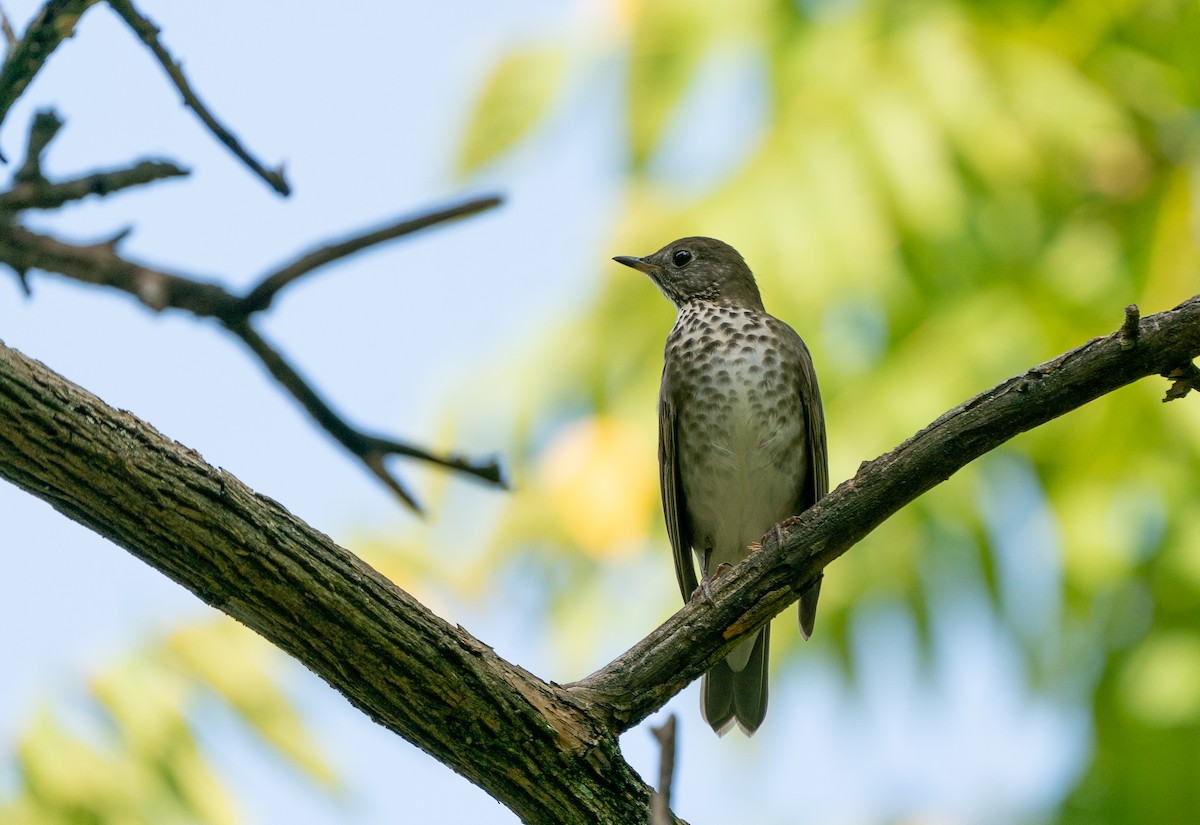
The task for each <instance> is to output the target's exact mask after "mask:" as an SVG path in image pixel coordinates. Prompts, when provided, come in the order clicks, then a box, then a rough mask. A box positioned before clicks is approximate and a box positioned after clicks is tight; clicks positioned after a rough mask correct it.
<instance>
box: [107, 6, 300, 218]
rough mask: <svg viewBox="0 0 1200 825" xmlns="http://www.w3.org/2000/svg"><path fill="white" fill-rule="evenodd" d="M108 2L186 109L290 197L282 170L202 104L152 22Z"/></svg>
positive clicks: (269, 184) (134, 11)
mask: <svg viewBox="0 0 1200 825" xmlns="http://www.w3.org/2000/svg"><path fill="white" fill-rule="evenodd" d="M106 1H107V3H108V5H109V6H111V7H112V10H113V11H115V12H116V13H117V14H118V15H119V16H120V18H121V19H122V20H124V21H125V22H126V23H127V24H128V25H129V28H131V29H133V32H134V34H136V35H137V36H138V38H140V39H141V41H142V42H143V43H145V44H146V48H148V49H149V50H150V53H151V54H153V55H154V57H155V59H156V60H158V62H159V65H161V66H162V67H163V71H165V72H166V73H167V77H169V78H170V79H171V83H172V84H174V86H175V88H176V89H178V90H179V94H180V95H181V96H182V97H183V105H184V106H187V107H188V108H189V109H191V110H192V111H193V112H195V113H196V117H198V118H200V122H201V123H203V124H204V125H205V126H207V127H208V130H209V131H210V132H212V133H213V136H214V137H216V139H217V140H219V141H220V142H221V143H223V144H224V145H225V146H226V148H228V149H229V151H231V152H233V154H234V155H236V156H237V158H238V159H239V160H241V161H242V163H244V164H245V165H246V166H247V167H248V168H249V169H250V170H251V171H252V172H254V174H256V175H258V176H259V177H260V178H262V179H263V180H264V181H266V183H267V185H268V186H270V187H271V188H272V189H274V190H275V191H276V192H278V193H279V194H280V195H288V194H290V193H291V187H290V186H289V185H288V182H287V177H286V176H285V175H284V171H283V167H282V166H280V167H278V168H276V169H268V168H267V167H265V166H263V164H262V163H260V162H259V161H258V160H257V159H256V158H255V157H254V156H253V155H251V154H250V152H249V151H247V150H246V148H245V147H244V146H242V144H241V142H240V141H238V139H237V137H235V136H234V134H233V132H231V131H229V129H227V128H225V126H224V125H222V123H221V122H220V121H219V120H217V118H216V117H215V116H214V115H213V113H212V112H211V111H209V109H208V107H207V106H205V105H204V103H203V101H201V100H200V98H199V96H197V94H196V91H195V89H193V88H192V85H191V84H190V83H188V79H187V77H185V76H184V74H183V66H182V65H181V64H180V63H179V61H177V60H175V58H173V57H171V53H170V52H168V51H167V50H166V47H164V46H163V44H162V42H161V41H160V40H159V39H158V35H159V28H158V26H156V25H154V23H153V22H151V21H150V19H149V18H147V17H146V16H145V15H143V14H142V13H141V12H139V11H138V10H137V9H136V8H134V6H133V3H131V2H129V0H106Z"/></svg>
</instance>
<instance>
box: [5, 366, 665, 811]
mask: <svg viewBox="0 0 1200 825" xmlns="http://www.w3.org/2000/svg"><path fill="white" fill-rule="evenodd" d="M0 477H3V478H6V479H8V480H9V481H11V482H13V483H14V484H16V485H17V486H18V487H20V488H22V489H24V490H27V491H28V492H30V493H32V494H33V495H35V496H37V497H39V498H41V499H43V500H44V501H47V502H49V503H50V504H51V505H52V506H54V507H55V508H56V509H58V510H59V511H60V512H61V513H63V514H64V515H66V516H67V517H69V518H71V519H73V520H75V521H77V522H79V523H80V524H83V525H85V526H86V527H89V528H90V529H92V530H95V531H96V532H97V533H99V534H101V535H103V536H105V537H107V538H109V539H111V540H112V541H113V542H114V543H116V544H117V545H119V546H121V547H124V548H125V549H127V550H128V551H129V552H131V553H133V554H134V555H135V556H137V557H138V558H140V559H142V560H143V561H145V562H146V563H147V564H149V565H151V566H152V567H154V568H155V569H157V570H159V571H161V572H163V573H165V574H166V575H167V576H170V577H171V578H172V579H174V580H175V581H177V582H179V583H180V584H182V585H183V586H184V587H186V588H188V589H189V590H191V591H192V592H194V593H195V594H196V595H198V596H199V597H200V598H201V599H203V600H204V601H205V602H207V603H208V604H210V605H212V606H213V607H216V608H218V609H220V610H222V611H224V612H225V613H228V614H229V615H230V616H233V617H234V618H236V619H238V620H239V621H241V622H242V623H244V624H246V625H247V626H249V627H250V628H252V629H253V630H255V631H256V632H258V633H260V634H261V635H263V636H264V637H265V638H267V639H268V640H269V641H271V642H272V643H273V644H275V645H277V646H278V647H280V648H281V649H283V650H284V651H286V652H288V653H290V654H291V655H292V656H294V657H296V658H297V659H299V660H300V661H301V662H302V663H303V664H305V665H306V666H307V667H308V668H310V669H311V670H312V671H313V672H315V673H316V674H317V675H319V676H320V677H321V678H323V679H324V680H325V681H327V682H328V683H329V684H330V685H332V686H333V687H334V688H335V689H337V690H338V691H340V692H341V693H342V694H343V695H344V696H345V697H346V698H347V699H348V700H349V701H350V702H351V703H352V704H354V705H355V706H356V707H358V708H359V709H360V710H362V711H363V712H364V713H366V714H367V715H368V716H369V717H370V718H372V719H373V720H375V721H376V722H378V723H379V724H381V725H383V726H384V727H387V728H388V729H389V730H392V731H394V732H396V733H398V734H399V735H401V736H403V737H404V738H405V739H407V740H409V741H410V742H412V743H413V744H415V745H417V746H418V747H420V748H421V749H423V750H425V751H426V752H427V753H429V754H430V755H432V756H434V757H435V758H437V759H439V760H440V761H442V762H443V763H445V764H446V765H448V766H450V767H451V768H453V769H454V770H456V771H458V772H459V773H461V774H462V775H463V776H465V777H467V778H468V779H470V780H471V781H472V782H475V783H476V784H478V785H480V786H481V787H482V788H484V790H486V791H487V792H488V793H489V794H491V795H492V796H494V797H495V798H496V799H498V800H500V801H502V802H503V803H504V804H505V805H508V806H509V807H510V808H512V810H513V811H515V812H516V813H517V814H518V815H519V816H520V817H521V818H522V819H524V820H525V821H527V822H538V823H562V822H601V823H614V825H618V824H619V825H626V824H627V823H636V822H645V821H646V820H647V819H648V816H649V804H650V796H651V791H650V789H649V788H648V787H647V786H646V785H645V784H644V783H643V782H642V781H641V780H640V779H639V778H638V776H637V774H636V773H635V772H634V771H633V770H632V769H631V768H630V767H629V766H628V765H627V764H626V763H625V761H624V760H623V759H622V758H621V754H620V751H619V749H618V745H617V738H616V734H615V733H614V732H612V731H611V730H609V729H607V728H606V727H605V726H604V724H603V723H602V722H596V721H593V718H592V714H591V713H590V712H589V709H588V708H587V707H586V706H585V705H582V704H580V703H578V702H576V701H575V699H574V698H573V697H572V696H571V695H569V694H568V693H567V692H566V691H564V690H563V689H562V688H560V687H558V686H556V685H554V684H552V683H547V682H544V681H542V680H540V679H538V678H537V677H535V676H533V675H531V674H529V673H527V672H526V671H524V670H522V669H521V668H519V667H516V666H514V665H512V664H509V663H508V662H506V661H504V660H503V659H501V658H500V657H498V656H497V655H496V654H495V652H493V651H492V649H491V648H489V647H488V646H487V645H485V644H483V643H481V642H480V641H478V640H477V639H475V638H474V637H472V636H471V635H470V634H469V633H467V632H466V631H465V630H463V629H462V628H460V627H452V626H450V625H448V624H447V623H446V622H444V621H442V620H441V619H439V618H438V617H437V616H435V615H433V614H432V613H430V612H429V611H428V610H427V609H426V608H425V607H424V606H422V605H421V604H420V603H419V602H417V601H416V600H415V599H413V598H412V597H411V596H410V595H409V594H407V593H405V592H404V591H403V590H401V589H400V588H398V587H396V586H395V585H394V584H393V583H392V582H390V581H388V580H387V579H386V578H384V577H383V576H382V575H380V574H379V573H378V572H376V571H375V570H374V569H372V568H371V567H370V566H368V565H367V564H365V563H364V562H362V561H361V560H359V559H358V558H357V557H355V556H354V555H353V554H351V553H350V552H348V551H346V550H343V549H342V548H341V547H338V546H337V545H336V544H334V543H333V542H332V541H331V540H330V539H329V538H328V537H327V536H325V535H323V534H322V533H320V532H318V531H316V530H313V529H312V528H311V527H309V526H308V525H306V524H304V523H303V522H301V521H300V520H299V519H297V518H296V517H295V516H293V515H292V514H291V513H289V512H287V511H286V510H285V509H284V508H283V507H281V506H280V505H279V504H277V503H275V502H274V501H272V500H271V499H269V498H266V497H265V496H261V495H257V494H255V493H254V492H252V491H251V490H249V489H247V488H246V487H245V486H244V485H243V484H242V483H241V482H239V481H238V480H237V479H236V478H234V477H233V476H231V475H229V474H228V473H225V472H223V471H221V470H218V469H216V468H214V467H210V466H209V465H207V464H205V463H204V461H203V460H202V459H201V458H200V456H198V455H197V454H196V453H195V452H193V451H191V450H188V449H186V448H185V447H182V446H180V445H178V444H176V443H174V442H172V441H170V440H169V439H167V438H165V437H163V436H162V435H160V434H159V433H158V432H157V431H155V430H154V429H152V428H151V427H149V426H147V425H146V424H144V423H142V422H141V421H139V420H138V419H137V418H135V417H134V416H132V415H130V414H128V413H124V412H120V411H118V410H114V409H112V408H110V407H108V406H106V405H105V404H104V403H103V402H102V401H100V400H99V399H97V398H95V397H94V396H92V395H90V394H89V393H88V392H87V391H85V390H83V389H82V388H80V387H77V386H75V385H73V384H71V383H70V382H68V381H66V380H64V379H63V378H61V377H60V376H58V375H56V374H55V373H53V372H51V371H50V370H48V369H47V368H46V367H44V366H42V365H41V364H39V363H37V362H36V361H32V360H30V359H28V358H26V357H24V356H23V355H21V354H20V353H18V352H16V351H15V350H11V349H8V348H7V347H4V346H3V345H2V344H0Z"/></svg>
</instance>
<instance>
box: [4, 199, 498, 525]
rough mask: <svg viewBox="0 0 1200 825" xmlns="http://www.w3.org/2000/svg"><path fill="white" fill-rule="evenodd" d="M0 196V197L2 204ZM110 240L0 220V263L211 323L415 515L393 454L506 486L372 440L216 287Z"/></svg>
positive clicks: (491, 467) (460, 465) (449, 460)
mask: <svg viewBox="0 0 1200 825" xmlns="http://www.w3.org/2000/svg"><path fill="white" fill-rule="evenodd" d="M3 197H4V195H2V194H0V200H2V199H3ZM124 235H125V233H124V232H122V233H120V234H118V235H117V236H116V237H115V238H113V239H112V240H109V241H104V242H101V243H95V244H90V245H88V246H77V245H74V244H69V243H65V242H63V241H60V240H58V239H56V238H52V237H50V236H48V235H42V234H39V233H35V232H31V231H29V230H28V229H25V228H24V227H20V226H16V225H11V224H8V225H6V224H3V223H2V222H0V261H2V262H3V263H5V264H7V265H8V266H10V267H12V268H13V270H14V271H15V272H17V273H18V277H19V278H20V280H21V283H22V284H23V285H26V287H27V282H26V280H25V278H24V276H23V273H24V272H26V271H27V270H30V269H40V270H43V271H47V272H57V273H59V274H62V275H65V276H66V277H68V278H71V279H73V280H76V281H81V282H83V283H90V284H95V285H97V286H107V287H111V288H113V289H118V290H120V291H122V292H127V293H129V294H130V295H133V296H134V297H136V298H137V299H138V300H139V301H141V302H142V303H143V304H145V305H146V306H147V307H149V308H150V309H153V310H155V311H156V312H159V311H162V310H165V309H168V308H171V309H181V310H185V311H187V312H191V313H192V314H194V315H197V316H200V317H205V318H215V319H217V320H219V321H221V323H222V324H224V325H225V327H226V328H227V329H228V330H229V331H230V332H232V333H233V334H234V335H236V336H237V337H238V338H239V339H240V340H241V341H242V342H244V343H245V344H246V346H248V347H249V348H250V351H251V352H252V353H254V355H255V356H256V357H257V358H258V359H259V360H260V361H261V362H262V363H263V365H264V366H265V367H266V368H267V371H268V372H270V373H271V375H272V376H273V377H274V378H275V380H276V381H278V382H279V384H280V385H282V386H283V388H284V389H286V390H287V391H288V392H289V393H290V394H291V395H292V397H293V398H295V399H296V400H297V401H299V402H300V404H301V406H303V407H304V409H305V410H306V411H307V412H308V414H309V415H310V416H311V417H312V418H313V420H314V421H315V422H316V423H317V425H318V426H320V427H321V428H322V429H324V430H325V431H326V432H328V433H329V434H330V435H332V436H333V437H334V439H336V440H337V441H338V443H340V444H341V445H342V446H343V447H345V448H346V449H347V450H349V452H350V453H351V454H352V455H354V456H355V457H356V458H358V459H359V461H361V462H362V463H363V466H364V467H366V468H367V469H368V470H369V471H370V472H371V474H372V475H374V476H375V477H376V478H378V479H379V480H380V481H382V482H383V483H384V484H386V485H387V486H388V488H389V489H391V490H392V491H393V492H394V493H395V494H396V495H397V496H398V497H399V498H400V499H401V500H402V501H403V502H404V503H405V504H406V505H408V506H409V507H411V508H412V509H413V510H415V511H417V512H420V506H419V505H418V503H417V502H416V500H415V498H414V497H413V495H412V493H410V492H409V491H408V489H407V488H406V487H405V486H404V485H403V484H402V483H401V482H400V480H399V479H398V478H397V477H396V475H395V474H394V473H392V472H391V471H390V470H389V469H388V468H387V466H386V459H387V458H388V457H390V456H401V457H405V458H412V459H416V460H418V461H424V462H427V463H430V464H435V465H437V466H439V467H445V468H447V469H450V470H453V471H455V472H458V473H462V474H464V475H467V476H470V477H472V478H476V479H479V480H480V481H484V482H487V483H489V484H493V485H496V486H498V487H504V486H506V485H505V481H504V477H503V473H502V471H501V468H500V465H499V463H498V462H497V461H496V460H495V459H486V460H482V461H477V460H473V459H470V458H467V457H465V456H461V455H455V454H450V455H438V454H436V453H434V452H432V451H429V450H426V449H423V448H421V447H418V446H416V445H413V444H409V443H406V442H403V441H398V440H395V439H390V438H384V437H381V436H376V435H370V434H368V433H364V432H362V431H361V430H358V429H357V428H355V427H353V426H351V425H350V424H349V423H347V422H346V421H345V420H344V419H343V418H342V417H341V416H339V415H338V414H337V413H336V412H334V411H333V408H332V407H330V406H329V404H327V403H326V402H325V401H324V400H323V399H322V398H321V397H320V395H318V394H317V392H316V391H315V390H314V389H313V388H312V387H311V386H310V385H309V384H308V382H307V381H305V379H304V378H303V377H302V376H301V375H300V374H299V372H297V371H296V370H295V369H294V368H293V367H292V366H291V365H290V364H289V363H288V362H287V361H286V359H284V358H283V356H282V355H280V354H279V353H278V352H277V351H276V350H275V349H274V348H273V347H271V346H270V345H269V344H268V343H267V342H266V341H265V340H264V339H263V338H262V336H260V335H259V334H258V333H257V332H256V331H255V330H254V329H253V328H252V327H251V326H250V324H249V321H248V319H247V317H246V315H245V313H244V311H243V304H242V299H241V298H239V297H237V296H235V295H233V294H231V293H230V292H229V291H228V290H226V289H225V288H224V287H223V286H221V285H220V284H217V283H214V282H211V281H201V280H199V279H196V278H190V277H185V276H182V275H176V274H173V273H170V272H165V271H162V270H159V269H154V268H152V267H149V266H145V265H143V264H140V263H136V262H134V261H131V260H128V259H127V258H125V257H123V256H121V255H119V254H118V253H117V251H116V243H117V242H118V241H119V240H120V239H121V238H123V237H124Z"/></svg>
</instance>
